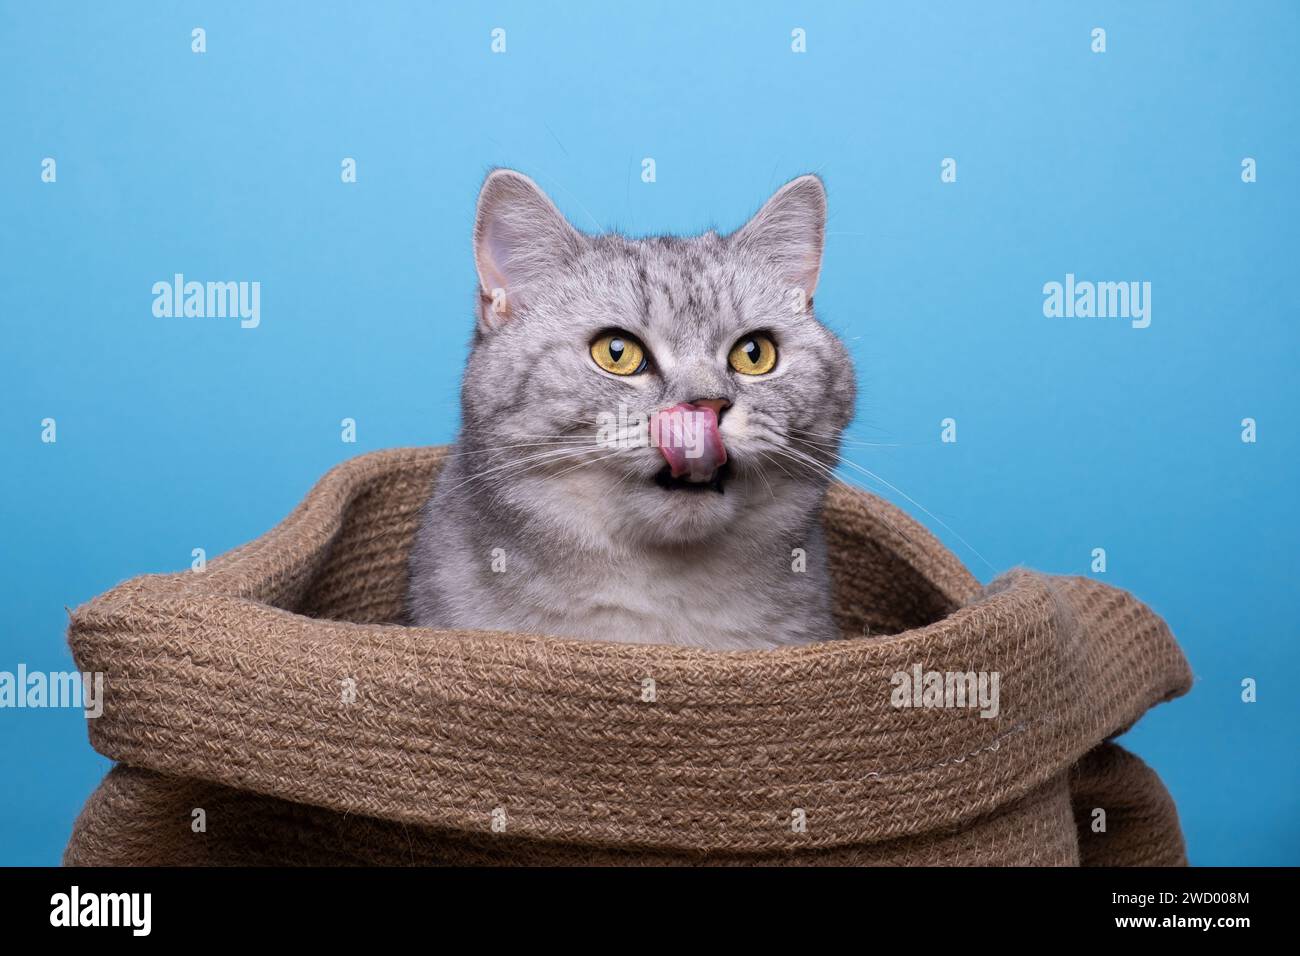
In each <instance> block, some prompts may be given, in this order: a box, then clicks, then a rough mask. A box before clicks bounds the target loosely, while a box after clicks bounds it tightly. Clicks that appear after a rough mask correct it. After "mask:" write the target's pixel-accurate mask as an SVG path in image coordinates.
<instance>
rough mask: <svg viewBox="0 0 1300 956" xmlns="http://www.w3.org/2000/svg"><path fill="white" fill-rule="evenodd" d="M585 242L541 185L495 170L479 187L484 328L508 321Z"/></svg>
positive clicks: (477, 240)
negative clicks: (538, 287)
mask: <svg viewBox="0 0 1300 956" xmlns="http://www.w3.org/2000/svg"><path fill="white" fill-rule="evenodd" d="M581 243H582V236H581V235H580V234H579V232H578V231H577V230H576V229H574V228H573V227H572V226H570V225H569V223H568V220H566V219H565V218H564V214H563V213H561V212H560V210H558V209H556V208H555V204H554V203H553V202H551V200H550V198H549V197H548V196H547V195H546V193H544V192H542V190H541V187H539V186H538V185H537V183H535V182H533V181H532V180H531V179H529V178H528V177H527V176H525V175H524V174H523V173H519V172H515V170H513V169H495V170H493V171H492V172H491V174H489V176H488V178H487V179H486V180H485V181H484V183H483V188H482V189H481V190H480V191H479V194H478V211H477V214H476V215H475V217H474V263H475V265H476V266H477V267H478V279H479V298H480V308H479V328H480V329H481V330H482V331H484V332H490V331H492V330H493V329H496V328H499V327H500V326H501V325H503V324H504V323H505V322H507V321H508V320H509V319H510V317H511V316H512V315H514V314H516V313H517V312H518V311H519V309H520V308H521V307H524V306H526V305H527V303H528V299H529V295H530V294H531V293H532V292H533V290H534V289H535V288H536V285H537V283H538V282H540V281H541V280H543V279H544V278H545V277H546V276H547V275H548V274H553V273H554V272H555V270H556V269H557V268H558V267H559V266H560V265H562V264H563V263H564V262H566V261H568V260H569V259H571V258H572V257H573V256H574V255H575V254H576V253H577V252H578V250H579V247H580V246H581Z"/></svg>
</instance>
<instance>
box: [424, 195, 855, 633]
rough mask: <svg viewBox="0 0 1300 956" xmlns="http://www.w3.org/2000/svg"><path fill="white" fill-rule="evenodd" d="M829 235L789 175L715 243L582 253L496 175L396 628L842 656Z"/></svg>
mask: <svg viewBox="0 0 1300 956" xmlns="http://www.w3.org/2000/svg"><path fill="white" fill-rule="evenodd" d="M825 223H826V193H825V190H824V188H823V186H822V182H821V180H820V179H819V178H818V177H816V176H812V175H806V176H801V177H799V178H797V179H795V180H793V181H791V182H789V183H787V184H786V185H785V186H783V187H782V188H781V189H780V190H778V191H777V192H776V193H775V194H774V195H773V196H772V197H771V198H770V199H769V200H768V201H767V202H766V204H764V206H763V207H762V209H760V210H759V211H758V213H757V214H755V215H754V217H753V218H752V219H750V220H749V222H748V223H746V224H745V225H744V226H743V227H742V228H740V229H739V230H737V231H736V232H734V233H732V234H730V235H727V236H722V235H719V234H718V233H717V232H715V231H709V232H706V233H704V234H703V235H699V236H694V237H690V238H679V237H673V236H655V237H651V238H646V239H632V238H627V237H624V236H622V235H618V234H615V233H609V234H601V235H588V234H585V233H582V232H579V231H578V230H577V229H575V228H574V227H573V226H571V225H570V224H569V223H568V221H567V220H566V219H565V218H564V216H563V214H561V213H560V211H559V210H558V209H557V208H556V207H555V205H554V204H553V203H552V202H551V200H550V199H549V198H548V197H547V196H546V194H545V193H543V192H542V190H541V189H540V188H539V187H538V186H537V184H536V183H534V182H533V181H532V180H531V179H530V178H528V177H527V176H525V175H523V174H522V173H519V172H515V171H514V170H509V169H497V170H494V171H493V172H492V173H491V174H490V175H489V176H488V177H487V179H486V181H485V182H484V183H483V186H482V189H481V191H480V193H479V197H478V207H477V213H476V217H475V224H474V257H475V264H476V266H477V270H478V278H479V303H478V305H479V307H478V316H477V323H476V327H475V330H474V333H473V340H472V344H471V348H470V355H469V360H468V364H467V366H466V369H465V375H464V380H463V383H462V389H461V406H462V408H461V415H462V417H461V427H460V433H459V437H458V440H457V442H456V445H455V447H454V448H453V449H452V451H451V452H450V453H449V456H448V458H447V462H446V465H445V467H444V468H443V470H442V472H441V473H440V474H439V475H438V477H437V479H436V481H435V482H434V487H433V490H432V494H431V497H430V498H429V500H428V503H427V505H426V506H425V508H424V511H423V512H422V516H421V523H420V527H419V530H418V532H417V535H416V540H415V543H414V546H413V549H412V552H411V557H410V566H409V571H410V584H409V593H408V601H407V605H408V613H409V618H410V621H411V623H413V624H416V625H423V626H429V627H437V628H461V629H476V630H484V629H486V630H499V631H522V632H528V633H533V634H548V635H557V636H564V637H570V638H579V639H589V640H604V641H628V642H636V643H646V644H673V645H683V646H691V647H699V648H708V649H715V650H756V649H766V648H774V647H779V646H783V645H792V644H806V643H810V642H813V641H818V640H823V639H827V638H834V637H838V636H839V634H838V633H837V631H836V628H835V624H834V621H833V618H832V613H831V582H830V576H829V573H828V568H827V559H826V545H825V541H824V539H823V535H822V529H821V525H820V513H821V508H822V503H823V499H824V496H825V492H826V488H827V485H828V483H829V481H830V479H831V474H832V470H833V468H834V466H835V463H836V462H837V461H838V449H839V444H840V436H841V433H842V431H843V429H844V428H845V426H846V425H847V424H848V422H849V420H850V419H851V417H852V414H853V408H854V397H855V375H854V370H853V364H852V361H851V360H850V358H849V354H848V351H847V349H846V348H845V346H844V344H843V342H841V340H840V339H839V338H838V337H837V336H836V335H835V334H834V333H833V332H832V331H830V330H829V329H828V328H827V327H826V326H824V325H822V324H821V322H820V321H818V319H817V318H816V316H815V315H814V313H813V308H812V303H813V292H814V291H815V289H816V286H817V281H818V277H819V274H820V272H821V262H822V249H823V245H824V236H825Z"/></svg>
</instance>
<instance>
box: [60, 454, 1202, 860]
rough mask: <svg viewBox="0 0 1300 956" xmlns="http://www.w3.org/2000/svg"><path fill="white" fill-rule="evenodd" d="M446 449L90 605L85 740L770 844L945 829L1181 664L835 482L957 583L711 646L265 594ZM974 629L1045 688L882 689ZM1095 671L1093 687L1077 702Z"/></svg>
mask: <svg viewBox="0 0 1300 956" xmlns="http://www.w3.org/2000/svg"><path fill="white" fill-rule="evenodd" d="M444 454H445V452H444V451H443V450H441V449H416V450H397V451H389V452H379V453H374V454H372V455H366V456H362V457H361V458H357V459H353V460H352V461H350V462H345V463H344V464H342V465H340V466H337V467H336V468H335V469H333V470H331V472H330V473H329V474H328V475H327V476H326V477H325V478H323V479H322V480H321V482H320V483H318V485H317V486H316V488H315V489H313V491H312V492H311V493H310V494H309V495H308V496H307V498H306V499H305V500H304V502H303V503H302V504H301V505H299V507H298V508H297V509H295V510H294V512H293V513H292V514H291V515H290V516H289V517H288V518H287V519H286V520H285V521H284V522H282V523H281V525H279V526H277V527H276V528H275V529H272V531H270V532H268V533H267V534H265V535H263V536H262V537H260V538H258V539H256V540H255V541H253V542H250V543H249V544H248V545H245V546H244V547H242V548H239V549H236V550H235V551H234V552H231V554H229V555H227V556H224V557H223V558H219V559H215V560H214V561H212V562H211V563H210V564H209V567H208V570H207V571H205V572H203V573H201V574H182V575H161V576H146V577H144V578H137V579H133V580H132V581H129V582H126V583H125V584H123V585H121V586H119V587H118V588H115V589H114V590H113V591H110V592H108V593H107V594H105V595H103V596H101V597H100V598H97V599H95V600H93V601H91V602H90V603H89V604H87V605H85V606H83V607H82V608H79V609H78V610H77V611H76V612H75V613H74V615H73V619H72V624H71V627H70V642H71V644H72V647H73V652H74V656H76V658H77V660H78V665H79V666H80V667H82V669H83V670H102V671H104V672H105V673H106V675H107V679H106V687H105V690H106V707H105V714H104V716H103V717H101V718H99V719H98V720H95V721H91V722H90V733H91V740H92V743H93V744H94V745H95V746H96V748H97V749H99V750H100V751H101V752H103V753H105V754H106V755H108V756H110V757H113V758H114V759H117V760H121V761H124V762H127V763H130V764H133V765H136V766H140V767H144V768H148V769H152V770H155V771H158V772H164V773H173V774H180V775H185V776H193V777H196V778H199V779H203V780H207V781H210V782H213V783H220V784H225V785H229V786H236V787H243V788H247V789H251V790H255V791H257V792H260V793H264V794H268V795H271V796H279V797H283V798H286V799H291V800H296V801H300V802H306V803H312V804H315V805H319V806H324V807H328V808H331V809H337V810H342V811H347V812H361V813H367V814H370V815H375V816H380V817H383V818H386V819H393V820H401V821H404V822H412V823H418V824H423V825H429V826H437V827H444V828H451V829H460V830H481V829H482V828H483V827H484V826H485V821H487V820H489V819H490V815H491V812H492V810H493V809H494V808H495V807H497V806H504V807H506V808H507V810H508V812H509V813H510V819H511V824H510V827H511V832H514V833H518V834H521V835H524V836H527V837H534V838H540V839H547V840H563V841H568V842H585V843H592V844H600V845H620V846H629V845H630V846H641V847H658V848H665V849H672V848H689V849H705V850H708V849H718V850H737V851H741V852H745V851H755V852H759V851H770V850H773V849H784V848H794V847H799V846H820V847H828V846H840V845H847V844H852V843H861V842H872V841H880V840H886V839H893V838H896V837H899V836H905V835H909V834H915V833H922V832H927V831H930V830H933V829H934V828H936V827H945V826H958V825H960V824H961V823H963V822H965V821H968V820H970V819H973V818H974V817H976V816H978V815H980V814H983V813H987V812H989V811H990V810H991V809H992V808H994V807H997V806H1001V805H1004V804H1006V803H1007V802H1008V801H1011V800H1014V799H1017V798H1018V797H1020V796H1023V795H1024V794H1026V793H1028V792H1030V791H1031V790H1033V789H1035V788H1036V787H1039V786H1041V785H1042V784H1043V783H1044V782H1046V781H1047V780H1049V779H1051V778H1052V777H1053V776H1055V775H1057V774H1059V773H1061V772H1063V771H1064V770H1066V769H1068V767H1069V766H1070V765H1071V764H1073V763H1074V762H1075V761H1076V760H1078V759H1079V757H1081V756H1083V754H1085V753H1086V752H1088V751H1089V750H1090V749H1091V748H1092V747H1093V746H1095V745H1096V744H1097V743H1099V742H1100V741H1101V740H1103V739H1106V738H1108V737H1111V736H1114V735H1115V734H1117V733H1119V732H1120V731H1122V730H1123V729H1125V728H1126V727H1127V726H1129V725H1131V724H1132V723H1133V722H1134V721H1136V720H1137V719H1138V717H1140V716H1141V714H1142V713H1143V712H1144V711H1145V710H1146V709H1148V708H1149V707H1150V706H1152V705H1154V704H1155V703H1158V702H1160V701H1162V700H1167V699H1169V698H1171V697H1173V696H1177V695H1178V694H1180V693H1183V692H1184V691H1185V690H1186V689H1187V687H1188V686H1189V685H1190V673H1189V672H1188V671H1187V665H1186V662H1185V660H1183V658H1182V655H1181V653H1180V652H1179V651H1178V649H1177V646H1176V644H1174V643H1173V639H1172V636H1171V635H1170V634H1169V632H1168V629H1167V628H1166V627H1165V626H1164V623H1163V621H1161V620H1160V619H1159V618H1158V617H1156V616H1155V615H1154V614H1153V613H1152V612H1150V611H1149V609H1146V608H1145V607H1144V606H1143V605H1141V604H1140V603H1139V602H1137V601H1136V600H1135V599H1133V598H1132V597H1131V596H1129V595H1127V594H1125V593H1124V592H1122V591H1118V590H1116V589H1112V588H1108V587H1106V586H1104V585H1100V584H1098V583H1097V582H1095V581H1091V580H1089V579H1083V578H1050V577H1048V576H1045V575H1039V574H1036V573H1034V572H1030V571H1025V570H1016V571H1013V572H1010V573H1009V574H1008V575H1005V576H1003V577H1002V578H1000V579H999V580H998V581H997V582H995V583H994V584H993V585H991V586H990V587H989V588H987V589H983V590H981V589H980V588H979V586H978V583H977V582H975V580H974V578H973V577H971V576H970V575H969V572H967V571H966V570H965V568H964V567H962V566H961V564H960V562H958V561H957V560H956V558H955V557H953V556H952V555H951V554H950V553H949V552H948V551H947V550H946V549H944V548H943V547H942V546H941V545H939V543H938V542H937V541H936V540H935V539H934V538H933V537H932V536H930V535H929V533H928V532H925V531H924V529H921V528H920V526H919V525H916V524H915V523H914V522H911V520H910V519H908V518H906V516H904V515H903V514H902V512H899V511H898V510H897V509H893V507H892V506H891V505H888V504H887V503H885V502H882V501H880V500H879V499H876V498H874V497H872V496H869V495H867V494H866V493H864V492H857V491H849V490H847V489H843V488H837V489H835V490H834V491H833V492H832V494H831V496H830V504H829V506H828V511H827V523H828V526H830V527H838V528H839V529H840V530H841V531H842V530H843V527H844V525H845V524H850V525H853V526H855V527H858V528H859V529H868V530H869V529H876V531H877V532H878V533H881V534H883V533H884V532H882V531H880V530H879V529H880V528H881V527H882V522H888V523H892V524H893V525H894V526H895V527H900V528H901V527H903V526H904V522H905V523H906V526H907V527H908V533H907V537H908V539H909V541H910V542H911V546H912V547H914V548H915V553H912V554H906V555H904V557H905V560H907V561H909V562H910V563H912V564H913V565H914V566H917V567H922V568H924V569H925V573H926V575H927V579H928V580H930V581H931V582H932V583H933V584H934V586H935V588H936V589H937V590H938V591H940V592H942V593H943V594H945V595H947V596H948V598H949V599H950V600H952V601H953V603H954V604H958V603H960V604H961V605H962V606H960V607H957V608H956V609H955V610H954V611H953V612H952V613H951V614H949V615H948V616H947V617H945V618H943V619H942V620H939V621H935V622H933V623H931V624H928V625H925V626H923V627H920V628H915V629H912V630H909V631H906V632H904V633H900V634H894V635H888V636H883V637H879V638H870V639H864V638H852V639H848V640H844V641H836V642H828V643H826V644H821V645H812V646H807V647H796V648H782V649H777V650H770V651H759V652H734V651H731V652H720V651H707V650H701V649H692V648H667V647H658V646H649V645H633V644H622V643H614V642H585V641H573V640H565V639H557V638H552V637H537V636H527V635H499V634H491V633H487V632H466V631H434V630H430V629H424V628H407V627H396V626H393V625H380V624H355V623H348V622H338V621H325V620H320V619H317V618H313V617H308V616H305V615H302V614H296V613H294V612H292V611H288V610H284V609H282V608H277V607H273V606H270V605H269V604H267V603H265V602H264V601H259V600H258V599H257V598H258V597H259V596H262V597H264V598H268V599H269V598H277V599H284V598H285V596H286V595H288V596H292V595H294V594H296V593H297V592H298V591H299V590H300V589H301V587H302V586H303V581H304V580H305V579H310V578H311V576H312V574H314V573H317V572H319V570H320V567H321V562H322V561H323V560H325V557H326V556H327V553H328V551H329V549H330V548H331V546H332V545H333V544H334V543H335V542H336V541H337V540H338V538H339V535H340V533H341V528H342V527H343V524H344V521H345V520H346V516H347V513H348V511H349V509H350V508H352V507H353V505H354V504H355V503H356V501H357V500H358V498H359V496H362V495H366V494H370V493H373V492H374V487H375V486H374V484H373V482H374V481H375V480H379V481H387V482H399V483H400V482H405V481H411V482H414V487H413V488H411V489H408V490H407V492H405V494H406V497H407V499H410V500H413V498H412V496H415V495H416V494H417V492H419V491H420V490H421V489H423V490H424V491H427V481H428V477H429V475H430V474H431V469H432V468H434V467H436V466H437V463H438V462H439V461H441V459H442V456H443V455H444ZM402 520H405V519H402ZM912 528H915V529H916V532H917V533H916V534H915V535H913V534H912V532H911V529H912ZM863 533H864V534H865V533H867V531H863ZM287 544H292V547H287V546H286V545H287ZM875 544H878V541H877V542H875ZM833 546H834V545H833ZM894 546H895V548H901V547H904V545H902V544H898V543H895V545H894ZM289 551H292V552H293V553H294V554H296V555H298V556H299V557H297V558H292V559H291V558H290V557H287V556H286V554H287V552H289ZM302 555H308V556H309V557H308V558H306V559H304V558H302ZM304 560H305V561H306V564H304V563H303V562H304ZM265 634H274V635H275V639H274V640H273V641H268V640H261V639H259V638H258V635H265ZM976 652H978V653H979V654H980V655H983V658H984V659H985V660H988V661H992V662H993V663H994V664H995V665H996V666H999V667H1001V666H1007V667H1008V668H1011V667H1012V666H1013V665H1014V668H1019V669H1020V672H1021V673H1024V674H1025V675H1027V676H1026V680H1028V681H1031V682H1033V683H1034V688H1033V693H1029V694H1024V695H1021V696H1019V697H1018V696H1017V695H1016V693H1013V694H1012V697H1011V699H1009V700H1006V701H1004V703H1003V708H1004V714H1005V716H1001V717H1000V718H999V719H997V720H994V721H986V720H984V719H983V718H978V717H971V716H969V715H965V714H963V715H953V714H946V713H943V714H938V713H935V712H926V711H901V710H897V709H893V708H889V707H882V706H881V704H880V691H882V690H885V689H887V687H886V686H885V683H883V682H884V681H885V679H886V678H887V677H888V675H889V673H892V672H893V671H895V670H899V669H902V665H905V664H910V663H912V662H913V661H914V660H917V659H920V660H921V661H922V662H923V663H925V664H926V666H927V669H929V668H933V669H936V670H945V669H948V665H951V667H952V669H957V668H959V667H960V666H961V665H962V663H963V661H967V660H969V659H970V658H971V655H972V654H974V653H976ZM1030 659H1032V660H1031V663H1032V671H1031V670H1030V668H1029V667H1028V665H1025V666H1024V667H1021V665H1022V664H1025V662H1026V661H1027V660H1030ZM343 664H346V665H347V667H348V668H351V670H352V671H354V672H355V673H356V674H357V675H358V679H359V683H360V684H361V685H362V687H363V688H365V689H366V692H363V695H362V699H361V701H360V705H359V706H356V705H353V706H352V707H351V708H350V709H347V710H343V711H339V709H338V708H337V707H335V708H334V709H332V710H331V709H330V708H329V706H327V704H325V703H323V702H322V701H324V700H325V699H326V696H325V695H326V691H327V690H329V689H330V682H331V681H334V680H337V678H338V675H339V674H340V673H342V670H341V667H342V665H343ZM454 667H460V668H461V670H460V671H459V672H458V673H455V674H452V675H451V677H450V678H449V677H448V674H449V672H450V671H451V670H452V669H453V668H454ZM962 669H964V668H962ZM648 671H649V672H652V673H651V674H650V675H647V672H648ZM547 675H549V676H547ZM557 675H558V676H557ZM643 676H654V677H655V680H656V685H657V695H658V699H657V701H656V702H655V703H654V704H647V703H644V702H642V701H640V700H639V698H638V696H637V691H638V690H639V689H640V680H641V678H642V677H643ZM864 687H873V688H874V690H872V691H871V692H870V694H869V695H864V694H863V688H864ZM1089 687H1091V688H1093V689H1095V690H1096V691H1097V693H1095V694H1094V695H1093V696H1092V698H1091V699H1089V700H1087V701H1081V700H1077V699H1070V694H1071V693H1073V694H1074V695H1076V696H1077V695H1078V694H1079V693H1080V691H1081V690H1082V689H1084V688H1089ZM1005 692H1006V691H1005V690H1004V693H1005ZM187 695H189V696H188V697H187ZM403 695H405V696H403ZM412 695H414V703H413V702H412ZM622 695H626V696H625V697H624V696H622ZM1062 695H1064V698H1066V699H1065V700H1064V704H1065V705H1064V706H1061V705H1060V703H1061V698H1062ZM868 697H869V699H867V698H868ZM187 699H193V700H194V701H196V703H195V704H194V705H193V706H191V707H189V708H188V709H187V707H186V706H185V701H186V700H187ZM203 701H206V702H207V704H208V712H206V713H205V712H204V708H203V706H201V705H200V703H197V702H203ZM1007 711H1010V712H1007ZM449 714H455V715H456V719H455V720H452V719H451V718H450V717H449V716H448V715H449ZM394 728H399V729H400V733H396V734H395V733H393V730H394ZM782 728H785V729H786V732H785V733H784V735H783V734H782V733H779V732H778V731H780V730H782ZM909 754H911V755H913V756H911V757H910V758H909ZM349 755H350V756H351V762H348V760H347V759H345V758H347V757H348V756H349ZM915 755H919V756H915ZM455 768H459V772H458V771H457V770H456V769H455ZM579 776H580V777H581V779H575V777H579ZM796 807H798V808H800V809H803V810H804V811H805V812H806V813H807V814H808V816H809V817H810V824H809V829H808V831H807V832H805V833H802V834H800V833H795V832H792V831H791V828H790V825H789V819H790V812H791V810H792V809H794V808H796Z"/></svg>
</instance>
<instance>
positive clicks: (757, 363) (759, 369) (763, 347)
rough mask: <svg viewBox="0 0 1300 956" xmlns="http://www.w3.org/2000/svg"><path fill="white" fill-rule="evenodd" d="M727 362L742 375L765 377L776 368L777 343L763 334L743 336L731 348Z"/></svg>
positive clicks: (756, 333)
mask: <svg viewBox="0 0 1300 956" xmlns="http://www.w3.org/2000/svg"><path fill="white" fill-rule="evenodd" d="M727 361H728V362H730V363H731V367H732V368H734V369H735V370H736V371H737V372H739V373H740V374H741V375H763V374H765V373H767V372H770V371H772V369H773V368H775V367H776V343H775V342H773V341H772V337H771V336H770V335H766V334H764V333H762V332H755V333H754V334H752V335H746V336H743V337H742V338H741V340H740V341H739V342H737V343H736V344H735V345H733V346H732V347H731V354H730V355H728V356H727Z"/></svg>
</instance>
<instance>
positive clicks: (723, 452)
mask: <svg viewBox="0 0 1300 956" xmlns="http://www.w3.org/2000/svg"><path fill="white" fill-rule="evenodd" d="M655 423H656V425H657V426H658V442H659V452H660V454H662V455H663V456H664V460H665V461H667V462H668V467H669V468H671V469H672V474H673V477H674V478H687V479H689V480H691V481H708V480H709V479H710V478H712V477H713V474H714V472H716V471H717V470H718V469H719V468H721V467H722V466H723V465H724V464H726V461H727V449H726V448H725V447H724V446H723V444H722V436H721V435H719V434H718V416H717V414H716V413H715V412H714V411H713V409H711V408H708V407H707V406H706V407H699V406H696V405H690V404H688V403H686V402H682V403H681V404H680V405H674V406H673V407H672V408H665V409H664V410H663V411H661V412H657V413H656V414H655Z"/></svg>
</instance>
